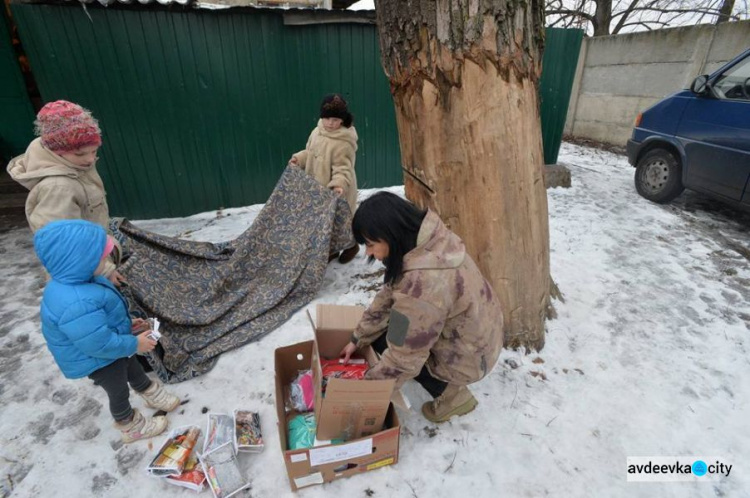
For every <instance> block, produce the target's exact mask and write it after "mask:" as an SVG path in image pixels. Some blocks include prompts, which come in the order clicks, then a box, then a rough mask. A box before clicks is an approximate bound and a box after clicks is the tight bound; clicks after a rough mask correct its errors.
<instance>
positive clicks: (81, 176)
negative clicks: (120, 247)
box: [8, 138, 116, 275]
mask: <svg viewBox="0 0 750 498" xmlns="http://www.w3.org/2000/svg"><path fill="white" fill-rule="evenodd" d="M8 173H9V174H10V176H11V178H13V179H14V180H15V181H17V182H18V183H20V184H21V185H23V186H24V187H26V188H27V189H29V195H28V197H27V198H26V219H27V220H28V222H29V227H30V228H31V231H32V232H36V231H37V230H39V229H40V228H42V227H43V226H44V225H46V224H47V223H49V222H50V221H55V220H65V219H70V220H72V219H80V220H87V221H91V222H92V223H96V224H97V225H100V226H102V227H103V228H104V229H105V230H108V224H109V207H108V206H107V197H106V194H105V192H104V183H103V182H102V179H101V177H100V176H99V173H98V172H97V171H96V165H95V164H94V165H93V166H91V167H89V168H83V167H80V166H76V165H74V164H73V163H71V162H70V161H67V160H66V159H64V158H62V157H60V156H58V155H57V154H55V153H54V152H52V151H50V150H49V149H47V148H46V147H44V146H43V145H42V142H41V139H40V138H37V139H35V140H34V141H33V142H31V144H30V145H29V147H28V148H27V149H26V153H25V154H22V155H20V156H18V157H16V158H14V159H12V160H11V161H10V163H9V164H8ZM115 257H116V256H115ZM114 269H115V265H114V263H112V262H110V263H108V264H107V265H106V267H105V271H104V274H105V275H109V274H110V273H111V272H112V270H114Z"/></svg>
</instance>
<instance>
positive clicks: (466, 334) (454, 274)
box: [353, 211, 503, 386]
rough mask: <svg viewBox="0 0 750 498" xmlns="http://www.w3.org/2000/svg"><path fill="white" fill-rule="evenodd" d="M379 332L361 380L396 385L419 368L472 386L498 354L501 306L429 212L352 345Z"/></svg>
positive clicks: (452, 237)
mask: <svg viewBox="0 0 750 498" xmlns="http://www.w3.org/2000/svg"><path fill="white" fill-rule="evenodd" d="M384 332H385V333H386V334H387V335H386V339H387V342H388V349H386V350H385V351H384V353H383V355H382V357H381V359H380V362H378V364H377V365H375V366H374V367H373V368H371V369H370V370H369V371H368V372H367V376H366V378H368V379H389V378H395V379H397V383H396V385H397V386H401V385H402V384H403V383H404V382H405V381H406V380H408V379H411V378H414V377H416V376H417V375H418V374H419V372H420V370H421V369H422V367H423V366H424V365H425V364H426V365H427V369H428V370H429V371H430V373H431V374H432V376H433V377H435V378H437V379H441V380H443V381H445V382H448V383H450V384H458V385H466V384H471V383H472V382H476V381H478V380H479V379H481V378H482V377H484V376H485V375H487V374H488V373H489V372H490V371H491V370H492V368H493V367H494V365H495V363H496V362H497V358H498V356H499V355H500V350H501V349H502V345H503V312H502V310H501V307H500V301H499V300H498V298H497V295H496V294H495V292H494V291H493V290H492V288H491V287H490V284H489V283H488V282H487V280H485V278H484V277H483V276H482V274H481V273H480V271H479V268H477V265H476V264H475V263H474V260H472V259H471V257H470V256H469V255H468V254H466V249H465V247H464V243H463V241H461V239H460V238H459V237H458V236H457V235H456V234H454V233H453V232H451V231H450V230H449V229H448V228H447V227H446V226H445V225H444V224H443V222H442V221H441V220H440V218H439V217H438V215H437V214H435V213H434V212H432V211H428V212H427V215H426V216H425V219H424V221H423V222H422V227H421V228H420V230H419V235H418V237H417V247H415V248H414V249H413V250H412V251H410V252H409V253H408V254H406V256H404V273H403V277H402V278H401V279H400V280H398V281H397V282H396V283H395V284H394V285H393V286H391V285H387V284H386V285H384V286H383V288H382V290H381V291H380V292H378V294H377V295H376V296H375V299H374V300H373V302H372V304H371V305H370V307H369V309H367V311H366V312H365V314H364V316H363V318H362V320H361V321H360V323H359V325H358V327H357V329H356V330H355V331H354V336H353V340H355V341H357V345H359V346H363V345H366V344H370V343H372V342H373V341H375V339H377V338H378V337H379V336H380V335H381V334H382V333H384Z"/></svg>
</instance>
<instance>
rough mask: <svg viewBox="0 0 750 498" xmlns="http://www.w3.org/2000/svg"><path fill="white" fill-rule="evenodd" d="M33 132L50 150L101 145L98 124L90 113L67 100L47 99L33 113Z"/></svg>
mask: <svg viewBox="0 0 750 498" xmlns="http://www.w3.org/2000/svg"><path fill="white" fill-rule="evenodd" d="M34 125H35V126H36V134H37V135H39V136H40V137H42V145H44V146H45V147H47V148H48V149H49V150H51V151H52V152H70V151H72V150H76V149H80V148H81V147H87V146H90V145H95V146H97V147H98V146H99V145H101V144H102V132H101V130H100V129H99V123H98V122H97V121H96V119H94V116H92V115H91V112H89V111H88V110H86V109H84V108H83V107H81V106H79V105H78V104H74V103H72V102H68V101H67V100H58V101H56V102H50V103H49V104H46V105H45V106H44V107H42V110H41V111H39V114H37V115H36V121H35V122H34Z"/></svg>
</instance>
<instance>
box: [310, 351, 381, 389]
mask: <svg viewBox="0 0 750 498" xmlns="http://www.w3.org/2000/svg"><path fill="white" fill-rule="evenodd" d="M320 366H321V371H322V374H323V382H322V384H323V386H322V390H323V393H325V391H326V386H327V385H328V379H349V380H361V379H364V378H365V374H366V373H367V369H368V368H370V367H369V365H367V360H365V359H364V358H352V359H350V360H349V362H348V363H344V360H342V359H334V360H325V359H323V358H321V359H320Z"/></svg>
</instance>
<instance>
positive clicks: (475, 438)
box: [0, 144, 750, 498]
mask: <svg viewBox="0 0 750 498" xmlns="http://www.w3.org/2000/svg"><path fill="white" fill-rule="evenodd" d="M560 161H561V162H562V163H565V164H566V165H568V166H569V168H570V170H571V172H572V177H573V186H572V188H570V189H562V188H556V189H551V190H549V191H548V198H549V214H550V247H551V267H552V276H553V278H554V280H555V282H556V283H557V286H558V287H559V288H560V290H561V292H562V294H563V297H564V302H562V301H557V302H555V308H556V311H557V315H558V316H557V318H556V319H555V320H552V321H549V322H547V343H546V346H545V348H544V349H543V350H542V351H540V352H531V353H529V354H524V353H523V352H521V351H507V350H506V351H504V352H503V354H502V356H501V358H500V361H499V362H498V364H497V366H496V367H495V369H494V370H493V372H492V373H491V374H490V375H489V376H488V377H486V378H485V379H483V380H482V381H480V382H478V383H477V384H474V385H472V386H471V389H472V391H473V392H474V394H475V396H476V397H477V399H478V400H479V406H478V408H477V409H476V410H475V411H474V412H472V413H470V414H468V415H466V416H464V417H461V418H454V419H453V420H452V421H450V422H449V423H446V424H442V425H438V426H436V425H433V424H430V423H429V422H427V421H426V420H425V419H424V418H423V417H422V416H421V414H420V412H419V406H420V405H421V403H423V402H425V401H427V399H428V396H427V394H426V393H425V392H424V391H423V390H422V389H421V388H420V387H419V386H418V385H416V384H414V383H408V384H407V385H406V386H405V393H406V395H407V396H408V398H409V399H410V401H411V403H412V405H413V409H412V411H411V412H409V413H406V412H401V414H400V416H401V421H402V430H401V447H400V456H399V462H398V464H397V465H394V466H390V467H384V468H382V469H379V470H375V471H372V472H368V473H365V474H362V475H358V476H355V477H351V478H348V479H341V480H338V481H335V482H334V483H331V484H326V485H324V486H313V487H310V488H306V489H304V490H302V491H300V493H299V496H305V497H323V496H327V497H330V496H344V497H352V498H353V497H361V496H374V497H383V498H385V497H389V498H390V497H454V496H472V497H477V498H479V497H490V496H493V497H494V496H508V497H539V496H560V497H586V496H592V497H593V496H596V497H607V498H615V497H633V496H639V497H655V496H658V497H660V498H668V497H685V496H689V497H706V496H727V497H734V496H747V494H748V489H750V476H749V475H748V474H749V473H750V465H749V464H750V430H749V429H750V422H748V420H749V419H748V414H749V413H750V406H749V405H748V399H749V394H750V382H748V381H747V379H748V378H750V356H749V355H748V353H750V351H748V349H750V341H749V338H750V261H749V259H748V258H750V235H749V232H750V215H748V214H746V213H740V212H737V211H734V210H731V209H728V208H724V207H722V206H720V205H717V204H716V203H712V202H710V201H705V200H704V199H703V198H701V197H699V196H696V195H695V194H690V193H686V194H684V195H683V196H682V197H681V198H680V199H678V200H677V201H676V202H675V203H674V204H672V205H669V206H661V205H656V204H653V203H650V202H648V201H646V200H644V199H642V198H640V197H639V196H638V195H637V194H636V192H635V189H634V187H633V183H632V177H633V170H632V168H631V167H630V166H629V165H628V164H627V161H626V159H625V158H624V157H622V156H617V155H614V154H611V153H607V152H603V151H599V150H595V149H590V148H585V147H579V146H575V145H568V144H564V145H563V149H562V152H561V156H560ZM390 190H392V191H396V192H401V193H402V192H403V189H399V188H394V189H390ZM371 192H372V191H367V192H365V191H363V192H362V195H363V196H364V195H368V194H369V193H371ZM261 207H262V206H250V207H246V208H237V209H228V210H225V211H223V212H221V213H216V212H211V213H204V214H199V215H195V216H191V217H188V218H182V219H168V220H166V219H165V220H150V221H142V222H137V224H138V225H140V226H142V227H144V228H146V229H148V230H152V231H156V232H160V233H164V234H169V235H177V236H181V237H185V238H188V239H191V240H204V241H213V242H219V241H224V240H231V239H232V238H234V237H236V236H237V235H239V234H240V233H241V232H242V231H244V230H245V229H246V228H247V227H248V226H249V225H250V224H251V223H252V221H253V219H254V217H255V216H256V215H257V213H258V212H259V210H260V208H261ZM378 269H379V264H378V263H376V264H374V265H369V264H367V262H366V260H365V258H364V257H363V256H361V255H360V256H359V257H358V258H357V259H356V260H355V261H354V262H353V263H351V264H349V265H345V266H342V265H340V264H338V263H333V264H331V265H330V266H329V268H328V272H327V274H326V278H325V282H324V284H323V286H322V288H321V290H320V293H319V295H318V297H317V299H315V300H314V301H313V302H311V303H310V304H309V305H308V306H307V309H310V310H311V311H313V312H314V308H315V305H316V304H318V303H335V304H361V305H367V304H368V303H369V301H370V299H371V298H372V297H373V295H374V292H375V291H374V290H373V288H374V287H376V286H377V283H378V281H377V279H378V276H377V275H376V274H377V270H378ZM0 282H1V283H0V286H2V298H1V300H0V339H1V340H2V347H1V348H0V479H2V481H1V483H0V496H8V495H9V496H13V497H49V496H54V497H56V498H65V497H83V496H94V497H98V496H102V497H104V496H106V497H113V498H116V497H133V496H138V497H144V498H149V497H164V496H193V492H191V491H188V490H182V489H180V488H175V487H171V486H168V485H167V484H164V483H162V482H160V481H159V480H157V479H154V478H150V477H148V476H147V475H146V473H145V471H144V469H145V467H146V465H147V464H148V462H149V460H150V458H151V456H152V455H153V453H154V451H155V449H156V447H158V445H159V444H160V440H161V439H160V438H157V439H156V440H155V441H154V442H153V443H149V442H138V443H135V444H132V445H128V446H122V445H121V444H120V443H119V442H118V434H117V433H116V431H115V430H114V429H113V428H112V426H111V420H110V415H109V412H108V409H107V402H106V396H105V395H104V392H103V391H101V390H100V389H99V388H97V387H95V386H93V385H92V383H91V381H89V380H79V381H69V380H66V379H64V378H63V376H62V374H60V372H59V370H58V369H57V367H56V365H55V364H54V362H53V360H52V358H51V356H50V354H49V352H48V351H47V349H46V346H45V344H44V341H43V338H42V336H41V333H40V331H39V318H38V316H39V314H38V305H39V299H40V296H41V288H40V284H41V283H42V277H41V274H40V270H39V266H38V263H37V262H36V259H35V256H34V253H33V248H32V245H31V236H30V233H29V231H28V230H26V229H16V230H12V231H9V232H6V233H3V234H0ZM310 338H311V330H310V326H309V323H308V321H307V318H306V316H305V313H304V310H301V311H299V312H298V313H296V314H295V315H294V316H293V317H292V318H291V319H290V320H289V321H288V322H287V323H285V324H284V325H283V326H281V327H279V329H278V330H276V331H274V332H272V333H271V334H269V335H268V336H266V337H264V338H263V339H262V340H260V341H259V342H257V343H252V344H249V345H246V346H245V347H242V348H240V349H238V350H235V351H232V352H229V353H226V354H224V355H223V356H222V357H221V359H220V360H219V362H218V364H217V366H216V368H214V369H213V370H212V371H211V372H209V373H208V374H207V375H205V376H203V377H199V378H197V379H194V380H192V381H188V382H184V383H181V384H177V385H174V386H171V389H172V390H173V392H175V393H176V394H178V395H180V396H181V397H183V398H185V399H189V402H188V403H187V404H185V405H184V406H182V407H180V409H178V410H177V412H175V413H173V414H170V415H169V418H170V424H171V425H172V426H173V427H176V426H179V425H185V424H196V423H197V424H200V425H204V424H205V420H206V416H205V415H204V414H203V411H204V410H208V411H210V412H225V413H231V410H232V409H234V408H243V409H250V410H256V411H259V412H260V415H261V422H262V426H263V431H264V436H265V443H266V447H265V450H264V452H263V453H261V454H258V455H251V454H242V455H240V463H241V467H242V470H243V472H244V473H245V475H246V476H247V478H248V479H249V480H250V481H251V482H252V488H251V491H250V493H249V495H252V496H255V497H280V496H289V495H291V494H292V493H291V492H290V490H289V483H288V480H287V476H286V471H285V467H284V463H283V460H282V456H281V450H280V448H279V437H278V433H277V428H276V424H277V420H276V413H275V410H274V376H273V351H274V349H275V348H277V347H280V346H284V345H288V344H292V343H295V342H299V341H303V340H307V339H310ZM132 401H133V403H134V406H136V407H140V406H141V400H140V399H139V398H137V397H135V396H133V399H132ZM633 456H675V457H683V458H684V460H685V462H686V463H690V462H692V460H689V459H690V458H692V457H694V456H712V457H714V456H715V457H719V458H721V459H722V462H723V463H727V464H731V465H732V466H733V467H732V471H731V473H730V475H729V476H726V477H723V478H721V479H720V480H718V481H714V482H695V483H633V482H627V467H626V462H627V458H628V457H633ZM708 463H711V462H708ZM203 496H210V492H209V491H204V493H203Z"/></svg>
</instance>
